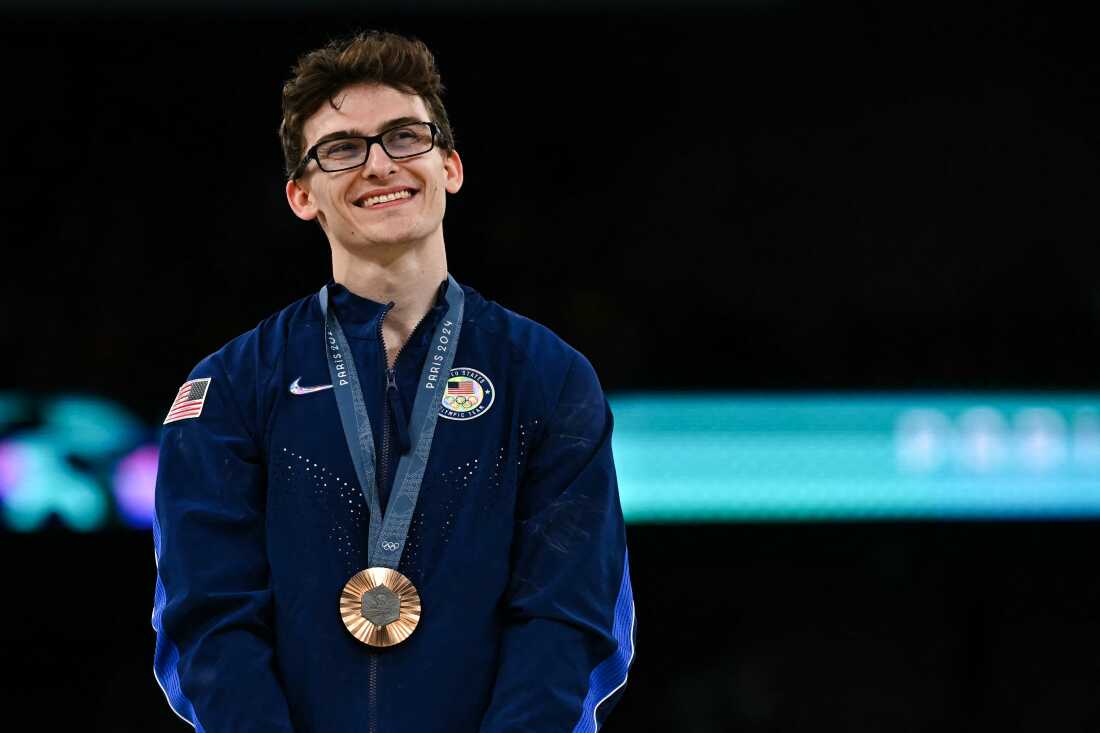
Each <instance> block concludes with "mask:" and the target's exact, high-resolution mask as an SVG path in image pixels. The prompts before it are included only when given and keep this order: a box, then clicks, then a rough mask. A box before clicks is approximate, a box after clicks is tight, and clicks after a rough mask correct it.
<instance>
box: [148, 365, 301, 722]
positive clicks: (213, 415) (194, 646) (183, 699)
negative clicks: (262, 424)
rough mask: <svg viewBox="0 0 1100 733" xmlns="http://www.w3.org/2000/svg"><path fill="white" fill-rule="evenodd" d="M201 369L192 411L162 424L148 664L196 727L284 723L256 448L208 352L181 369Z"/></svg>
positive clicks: (224, 375) (195, 375)
mask: <svg viewBox="0 0 1100 733" xmlns="http://www.w3.org/2000/svg"><path fill="white" fill-rule="evenodd" d="M205 377H209V378H210V379H211V381H210V383H209V385H208V386H207V393H206V397H205V402H204V403H203V405H202V411H201V414H200V415H199V416H198V417H192V418H186V419H182V420H178V421H174V422H171V423H169V424H167V425H165V426H164V430H163V433H162V436H161V446H160V461H159V465H158V468H157V483H156V513H155V517H154V525H153V542H154V550H155V553H156V559H157V584H156V590H155V596H154V603H153V628H154V629H155V630H156V633H157V640H156V650H155V652H154V663H153V668H154V674H155V675H156V678H157V681H158V682H159V683H160V686H161V689H163V690H164V694H165V696H166V697H167V698H168V703H169V705H170V706H171V707H172V709H173V710H174V711H175V712H176V714H177V715H179V716H180V717H181V718H184V719H185V720H187V721H188V722H190V723H191V724H192V725H193V726H194V727H195V730H196V731H205V733H219V732H221V731H226V732H229V731H231V732H232V733H246V732H249V731H264V732H265V733H269V732H280V731H282V732H289V731H292V727H291V723H290V717H289V712H288V708H287V702H286V697H285V695H284V693H283V689H282V686H281V683H280V681H279V679H278V676H277V673H276V670H275V668H274V665H273V651H272V648H273V640H272V625H271V620H272V592H271V587H270V582H269V573H268V565H267V555H266V551H265V539H264V497H265V493H266V492H265V477H264V471H263V467H262V464H261V461H260V454H259V451H258V449H257V443H256V440H255V438H254V436H253V435H252V434H251V433H250V432H249V429H248V427H247V423H246V421H245V419H244V416H243V414H242V412H241V409H240V407H239V406H238V403H237V401H236V399H235V397H234V385H231V384H230V381H229V377H228V375H227V373H226V370H225V369H224V368H223V367H222V366H221V362H220V360H219V359H218V358H217V355H215V356H212V357H208V358H207V359H205V360H203V361H202V362H201V363H200V364H199V365H198V366H197V367H196V368H195V370H194V371H193V372H192V373H191V376H190V377H189V379H199V378H205ZM242 381H244V380H243V379H242Z"/></svg>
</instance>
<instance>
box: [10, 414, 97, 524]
mask: <svg viewBox="0 0 1100 733" xmlns="http://www.w3.org/2000/svg"><path fill="white" fill-rule="evenodd" d="M0 453H2V454H3V455H4V460H5V463H6V464H7V465H8V466H10V467H14V472H13V473H14V479H15V480H14V482H13V483H11V484H10V485H6V486H5V489H4V507H3V510H4V511H3V514H4V519H5V521H6V523H7V525H8V526H9V527H11V528H12V529H14V530H16V531H17V532H30V531H32V530H35V529H39V528H41V527H42V525H44V524H45V523H46V521H47V520H48V519H49V518H50V516H51V515H54V516H57V517H58V518H59V519H61V521H62V522H63V523H64V524H66V525H67V526H68V527H70V528H71V529H75V530H77V531H78V532H88V531H91V530H94V529H98V528H99V527H101V526H103V524H104V522H105V521H106V519H107V513H108V508H109V503H108V501H107V496H106V494H105V493H104V492H103V490H102V489H101V488H100V487H99V485H98V484H97V483H96V481H95V479H94V478H93V477H92V476H88V475H86V474H83V473H80V472H78V471H75V470H73V468H72V467H71V466H70V465H69V464H68V463H67V462H66V461H65V459H64V455H63V454H62V453H60V452H59V451H58V450H57V446H56V445H54V444H53V443H52V442H51V441H49V440H48V439H45V438H43V437H40V436H29V437H21V438H17V439H14V440H10V441H5V442H4V443H3V444H0Z"/></svg>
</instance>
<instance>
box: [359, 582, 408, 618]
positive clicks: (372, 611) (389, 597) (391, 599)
mask: <svg viewBox="0 0 1100 733" xmlns="http://www.w3.org/2000/svg"><path fill="white" fill-rule="evenodd" d="M400 612H401V599H400V598H398V597H397V594H396V593H394V592H393V591H392V590H390V589H389V588H387V587H386V586H384V585H379V586H377V587H375V588H371V589H370V590H368V591H367V592H366V593H364V594H363V609H362V611H360V613H362V614H363V618H365V619H366V620H367V621H370V622H371V623H372V624H374V625H375V626H385V625H386V624H392V623H393V622H394V621H396V620H397V619H398V618H399V617H400V615H401V613H400Z"/></svg>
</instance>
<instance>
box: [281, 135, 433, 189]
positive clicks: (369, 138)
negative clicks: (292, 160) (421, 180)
mask: <svg viewBox="0 0 1100 733" xmlns="http://www.w3.org/2000/svg"><path fill="white" fill-rule="evenodd" d="M411 125H427V126H428V129H429V130H430V131H431V133H432V144H431V147H429V148H428V149H427V150H422V151H420V152H419V153H413V154H412V155H394V154H392V153H391V152H390V151H389V150H387V149H386V144H385V143H383V142H382V138H383V137H384V136H385V135H387V134H388V133H391V132H393V131H394V130H400V129H401V128H402V127H409V126H411ZM438 134H439V126H438V125H436V124H435V123H434V122H425V121H417V122H406V123H404V124H402V125H394V126H393V127H387V128H386V129H385V130H383V131H382V132H380V133H378V134H377V135H347V136H346V137H340V138H335V139H333V140H325V141H323V142H319V143H317V144H316V145H314V146H313V147H311V148H310V149H309V150H307V151H306V154H305V157H304V158H302V162H301V163H299V164H298V167H297V168H295V169H294V174H293V175H292V176H291V177H290V180H292V181H293V180H296V179H298V178H299V177H300V176H301V175H302V174H303V173H305V172H306V166H307V165H309V161H310V160H315V161H317V167H318V168H320V169H321V170H322V171H324V172H325V173H339V172H340V171H350V170H351V169H353V168H358V167H359V166H361V165H366V164H367V158H369V157H370V149H371V146H373V145H374V144H375V143H378V146H379V147H380V148H382V152H383V153H385V154H386V155H388V156H390V160H405V159H406V158H415V157H416V156H418V155H424V154H425V153H430V152H432V151H433V150H435V138H436V136H437V135H438ZM336 140H364V141H366V143H367V154H366V155H365V156H363V162H362V163H357V164H355V165H349V166H348V167H347V168H337V169H336V170H327V169H326V168H325V167H324V166H323V165H321V159H320V158H318V157H317V148H319V147H321V146H322V145H328V144H329V143H334V142H336Z"/></svg>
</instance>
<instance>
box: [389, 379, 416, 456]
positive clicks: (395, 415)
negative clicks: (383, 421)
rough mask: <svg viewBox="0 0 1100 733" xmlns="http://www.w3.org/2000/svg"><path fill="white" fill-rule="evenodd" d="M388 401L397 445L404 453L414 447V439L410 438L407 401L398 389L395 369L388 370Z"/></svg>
mask: <svg viewBox="0 0 1100 733" xmlns="http://www.w3.org/2000/svg"><path fill="white" fill-rule="evenodd" d="M386 402H387V403H388V404H389V407H390V413H391V417H392V419H393V427H394V430H395V431H396V433H397V445H398V446H399V447H400V448H401V454H402V455H404V454H405V453H408V452H409V448H411V447H412V440H411V439H410V438H409V425H408V418H406V416H405V401H404V400H402V399H401V392H400V391H399V390H398V389H397V370H395V369H387V370H386Z"/></svg>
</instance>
